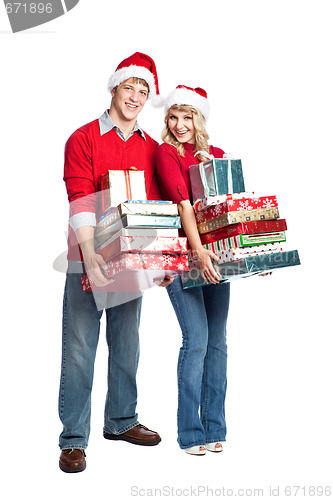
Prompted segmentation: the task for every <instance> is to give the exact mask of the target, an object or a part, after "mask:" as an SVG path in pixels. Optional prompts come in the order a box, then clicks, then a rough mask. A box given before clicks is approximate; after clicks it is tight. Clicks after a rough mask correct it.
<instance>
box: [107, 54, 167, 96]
mask: <svg viewBox="0 0 333 500" xmlns="http://www.w3.org/2000/svg"><path fill="white" fill-rule="evenodd" d="M133 77H135V78H141V79H142V80H145V81H146V82H147V84H148V87H149V96H152V97H155V96H156V95H159V88H158V79H157V71H156V66H155V63H154V61H153V59H152V58H151V57H149V56H147V55H146V54H142V53H141V52H135V54H133V55H132V56H130V57H128V58H127V59H124V60H123V61H122V62H121V63H120V64H119V65H118V67H117V69H116V71H115V72H114V73H113V74H112V75H111V76H110V78H109V83H108V90H109V91H110V92H111V90H112V89H114V88H115V87H117V86H118V85H120V84H121V83H122V82H124V81H125V80H128V79H129V78H133Z"/></svg>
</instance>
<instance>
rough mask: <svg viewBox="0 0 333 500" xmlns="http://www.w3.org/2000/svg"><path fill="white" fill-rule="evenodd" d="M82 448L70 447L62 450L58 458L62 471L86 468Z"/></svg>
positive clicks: (77, 470)
mask: <svg viewBox="0 0 333 500" xmlns="http://www.w3.org/2000/svg"><path fill="white" fill-rule="evenodd" d="M85 456H86V454H85V452H84V450H80V449H78V448H72V449H70V450H62V451H61V455H60V458H59V467H60V469H61V470H62V471H64V472H82V471H83V470H84V469H85V468H86V465H87V464H86V459H85Z"/></svg>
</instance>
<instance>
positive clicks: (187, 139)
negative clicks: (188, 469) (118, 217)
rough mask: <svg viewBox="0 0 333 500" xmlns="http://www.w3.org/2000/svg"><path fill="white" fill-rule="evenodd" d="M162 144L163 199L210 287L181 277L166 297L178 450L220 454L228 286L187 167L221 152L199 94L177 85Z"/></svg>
mask: <svg viewBox="0 0 333 500" xmlns="http://www.w3.org/2000/svg"><path fill="white" fill-rule="evenodd" d="M165 112H166V116H165V128H164V130H163V132H162V139H163V141H164V143H163V144H161V145H160V146H159V148H158V150H157V157H156V162H157V171H158V176H159V181H160V187H161V191H162V194H163V197H164V199H166V200H172V201H173V202H174V203H177V205H178V210H179V215H180V218H181V222H182V228H183V231H184V233H185V235H186V236H187V238H188V242H189V246H190V247H191V249H192V250H193V251H194V252H195V253H196V255H197V258H198V260H199V263H200V270H201V273H202V276H203V278H204V280H205V282H206V283H210V284H211V285H210V286H203V287H194V288H189V289H185V290H184V289H183V288H182V283H181V278H180V276H178V277H177V278H175V279H174V281H173V282H172V283H171V284H170V285H169V286H168V287H167V291H168V294H169V297H170V300H171V302H172V305H173V308H174V310H175V313H176V315H177V318H178V321H179V325H180V327H181V330H182V338H183V339H182V340H183V342H182V347H181V349H180V352H179V359H178V414H177V423H178V443H179V445H180V447H181V449H184V450H185V451H186V452H187V453H189V454H194V455H204V454H205V453H206V450H209V451H215V452H219V451H222V449H223V447H222V442H223V441H225V437H226V424H225V411H224V402H225V395H226V387H227V379H226V370H227V345H226V322H227V315H228V307H229V293H230V288H229V283H227V284H221V283H219V276H218V274H217V273H216V272H215V270H214V267H213V265H212V259H213V260H218V257H217V256H216V255H215V254H214V253H213V252H211V251H209V250H207V249H205V248H204V247H203V246H202V244H201V241H200V236H199V233H198V230H197V225H196V220H195V216H194V212H193V208H192V204H191V203H192V201H193V200H192V198H191V189H190V178H189V166H190V165H195V164H197V163H199V162H200V161H205V160H207V158H209V157H211V155H213V156H214V157H216V158H222V156H223V154H224V152H223V151H222V150H221V149H219V148H215V147H213V146H209V145H208V142H207V140H208V134H207V132H206V129H205V122H206V119H207V117H208V113H209V103H208V100H207V94H206V92H205V91H204V90H203V89H200V88H196V89H192V88H190V87H185V86H182V85H180V86H178V87H177V88H176V89H175V90H174V91H173V92H172V93H171V94H170V95H169V96H168V97H167V99H166V105H165Z"/></svg>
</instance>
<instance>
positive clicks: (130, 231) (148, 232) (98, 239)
mask: <svg viewBox="0 0 333 500" xmlns="http://www.w3.org/2000/svg"><path fill="white" fill-rule="evenodd" d="M143 231H144V236H148V237H153V238H156V237H157V236H164V237H169V238H177V237H178V229H174V228H158V229H155V228H145V229H144V230H143V229H142V228H140V227H131V228H126V227H123V228H122V229H120V230H119V231H117V232H116V233H114V234H112V235H110V234H109V233H107V231H105V232H103V233H100V234H99V235H97V236H95V249H96V250H98V249H99V248H100V247H101V246H102V245H103V244H104V243H105V242H106V241H108V242H109V243H111V241H114V240H115V239H117V238H119V237H120V236H129V237H137V236H139V237H142V235H143Z"/></svg>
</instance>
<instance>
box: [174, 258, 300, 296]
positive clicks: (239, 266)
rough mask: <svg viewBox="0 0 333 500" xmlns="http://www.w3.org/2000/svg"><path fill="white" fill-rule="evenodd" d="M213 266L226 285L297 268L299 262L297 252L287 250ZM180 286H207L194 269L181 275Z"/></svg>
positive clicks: (197, 270) (198, 272)
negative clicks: (284, 269)
mask: <svg viewBox="0 0 333 500" xmlns="http://www.w3.org/2000/svg"><path fill="white" fill-rule="evenodd" d="M213 265H214V268H215V270H216V271H217V272H218V273H219V274H220V276H221V282H222V283H223V282H224V283H226V282H230V281H233V280H235V279H239V278H247V277H249V276H253V275H255V274H261V273H264V272H270V271H274V270H276V269H281V268H284V267H292V266H298V265H300V260H299V255H298V251H297V250H287V251H285V252H272V253H267V254H265V255H253V256H249V257H244V258H243V259H240V260H236V261H232V262H227V263H220V262H218V263H215V262H214V263H213ZM182 284H183V288H192V287H194V286H205V285H207V283H205V281H204V279H203V278H202V276H201V273H200V271H199V269H196V268H193V269H191V270H190V271H188V272H184V273H183V274H182Z"/></svg>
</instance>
